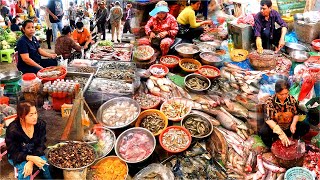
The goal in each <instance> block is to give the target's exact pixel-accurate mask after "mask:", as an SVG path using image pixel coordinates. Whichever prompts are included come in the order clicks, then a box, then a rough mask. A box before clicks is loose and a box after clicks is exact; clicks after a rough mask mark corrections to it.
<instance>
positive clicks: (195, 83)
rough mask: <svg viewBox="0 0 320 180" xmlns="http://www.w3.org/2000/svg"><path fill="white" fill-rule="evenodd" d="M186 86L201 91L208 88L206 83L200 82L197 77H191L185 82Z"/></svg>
mask: <svg viewBox="0 0 320 180" xmlns="http://www.w3.org/2000/svg"><path fill="white" fill-rule="evenodd" d="M186 85H187V86H189V87H190V88H192V89H195V90H203V89H206V88H208V86H209V84H208V82H207V81H205V80H202V79H200V78H198V77H193V78H190V79H188V80H186Z"/></svg>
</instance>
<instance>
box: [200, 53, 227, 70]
mask: <svg viewBox="0 0 320 180" xmlns="http://www.w3.org/2000/svg"><path fill="white" fill-rule="evenodd" d="M209 54H210V55H213V56H215V59H208V58H205V57H204V56H205V55H209ZM200 58H201V62H202V63H203V64H207V65H211V66H215V67H220V66H222V65H223V60H222V59H221V58H220V57H219V55H218V54H216V53H214V52H202V53H200Z"/></svg>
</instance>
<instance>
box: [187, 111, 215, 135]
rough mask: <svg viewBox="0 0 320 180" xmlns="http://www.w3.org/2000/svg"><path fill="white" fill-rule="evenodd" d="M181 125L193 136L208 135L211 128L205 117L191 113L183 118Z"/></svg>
mask: <svg viewBox="0 0 320 180" xmlns="http://www.w3.org/2000/svg"><path fill="white" fill-rule="evenodd" d="M183 126H184V127H185V128H186V129H188V130H189V132H190V133H191V135H192V136H195V137H202V136H205V135H208V134H209V132H210V130H211V126H210V123H209V122H208V121H207V120H206V119H204V118H203V117H202V116H197V115H191V114H190V115H189V117H187V118H186V120H184V122H183Z"/></svg>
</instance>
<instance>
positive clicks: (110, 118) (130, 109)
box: [102, 101, 139, 126]
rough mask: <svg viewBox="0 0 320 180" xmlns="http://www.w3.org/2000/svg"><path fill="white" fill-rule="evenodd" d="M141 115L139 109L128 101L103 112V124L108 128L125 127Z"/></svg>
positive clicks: (116, 104)
mask: <svg viewBox="0 0 320 180" xmlns="http://www.w3.org/2000/svg"><path fill="white" fill-rule="evenodd" d="M138 114H139V110H138V108H137V107H136V106H135V105H134V104H133V103H130V102H128V101H120V102H117V103H115V104H113V105H111V106H109V107H107V108H106V109H104V110H103V119H102V121H103V123H104V124H105V125H107V126H123V125H126V124H128V123H130V122H131V121H132V120H133V119H135V118H136V117H137V116H138Z"/></svg>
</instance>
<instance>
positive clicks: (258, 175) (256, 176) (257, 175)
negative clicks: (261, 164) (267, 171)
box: [253, 171, 263, 180]
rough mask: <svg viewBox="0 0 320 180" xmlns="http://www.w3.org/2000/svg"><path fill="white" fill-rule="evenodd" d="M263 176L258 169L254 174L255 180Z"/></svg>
mask: <svg viewBox="0 0 320 180" xmlns="http://www.w3.org/2000/svg"><path fill="white" fill-rule="evenodd" d="M262 176H263V174H262V173H261V172H260V171H257V172H256V173H255V174H254V176H253V180H259V179H261V178H262Z"/></svg>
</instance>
